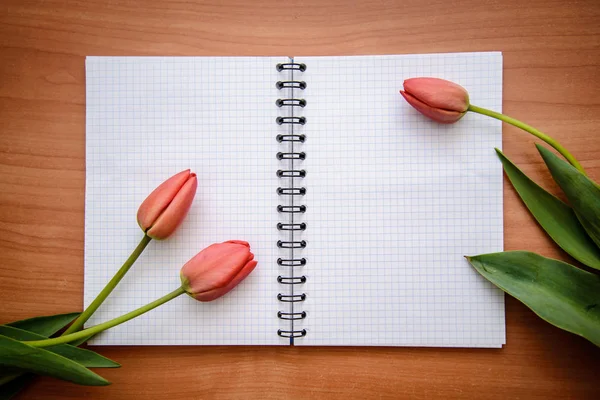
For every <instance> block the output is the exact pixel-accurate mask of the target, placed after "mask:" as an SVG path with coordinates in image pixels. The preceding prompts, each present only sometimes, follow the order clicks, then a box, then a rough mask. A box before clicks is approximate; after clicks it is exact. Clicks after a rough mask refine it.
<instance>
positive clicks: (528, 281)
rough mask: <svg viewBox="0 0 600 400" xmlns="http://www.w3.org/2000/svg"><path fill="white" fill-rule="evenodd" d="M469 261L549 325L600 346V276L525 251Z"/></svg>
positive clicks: (491, 255) (483, 255)
mask: <svg viewBox="0 0 600 400" xmlns="http://www.w3.org/2000/svg"><path fill="white" fill-rule="evenodd" d="M467 260H469V262H470V263H471V265H472V266H473V267H474V268H475V269H476V270H477V272H479V273H480V274H481V275H482V276H483V277H484V278H486V279H487V280H489V281H490V282H491V283H493V284H494V285H496V286H498V287H499V288H500V289H502V290H504V291H505V292H506V293H508V294H510V295H511V296H513V297H515V298H516V299H518V300H519V301H521V302H522V303H523V304H525V305H526V306H527V307H529V308H530V309H532V310H533V311H534V312H535V313H536V314H537V315H539V316H540V317H541V318H543V319H544V320H546V321H547V322H549V323H551V324H552V325H555V326H557V327H559V328H561V329H564V330H566V331H569V332H572V333H575V334H577V335H580V336H583V337H584V338H586V339H587V340H589V341H591V342H592V343H594V344H595V345H596V346H600V275H597V274H593V273H590V272H587V271H584V270H582V269H579V268H577V267H574V266H572V265H570V264H567V263H564V262H562V261H558V260H553V259H550V258H545V257H542V256H540V255H537V254H535V253H530V252H526V251H507V252H502V253H491V254H482V255H478V256H474V257H467Z"/></svg>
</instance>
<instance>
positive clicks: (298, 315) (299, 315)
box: [277, 311, 306, 320]
mask: <svg viewBox="0 0 600 400" xmlns="http://www.w3.org/2000/svg"><path fill="white" fill-rule="evenodd" d="M277 316H278V317H279V318H281V319H287V320H291V319H294V320H296V319H304V318H306V312H305V311H302V312H295V313H285V312H281V311H279V312H278V313H277Z"/></svg>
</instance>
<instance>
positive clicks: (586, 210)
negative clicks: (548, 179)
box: [537, 145, 600, 246]
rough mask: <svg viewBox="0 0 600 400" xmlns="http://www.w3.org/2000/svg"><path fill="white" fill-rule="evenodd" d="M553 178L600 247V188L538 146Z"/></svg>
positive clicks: (569, 165)
mask: <svg viewBox="0 0 600 400" xmlns="http://www.w3.org/2000/svg"><path fill="white" fill-rule="evenodd" d="M537 148H538V151H539V152H540V154H541V155H542V158H543V159H544V162H545V163H546V165H547V166H548V169H549V170H550V173H551V174H552V177H553V178H554V180H555V181H556V183H557V184H558V186H560V188H561V189H562V190H563V192H565V195H566V196H567V199H568V200H569V203H571V206H572V207H573V211H575V215H577V218H579V222H581V225H582V226H583V228H584V229H585V231H586V232H587V234H588V235H589V236H590V238H592V240H593V241H594V243H596V245H598V246H600V188H599V187H598V185H597V184H596V183H595V182H594V181H592V180H591V179H590V178H588V177H587V176H585V175H584V174H582V173H581V171H579V170H578V169H576V168H575V167H573V166H572V165H571V164H569V163H567V162H566V161H563V160H561V159H560V158H559V157H558V156H556V155H555V154H554V153H552V152H551V151H550V150H548V149H546V148H545V147H543V146H540V145H537Z"/></svg>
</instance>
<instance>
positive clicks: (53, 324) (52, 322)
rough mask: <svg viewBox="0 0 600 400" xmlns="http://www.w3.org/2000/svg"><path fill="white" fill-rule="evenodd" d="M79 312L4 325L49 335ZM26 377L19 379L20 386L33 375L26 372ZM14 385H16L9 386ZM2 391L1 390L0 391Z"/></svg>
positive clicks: (15, 377) (75, 316)
mask: <svg viewBox="0 0 600 400" xmlns="http://www.w3.org/2000/svg"><path fill="white" fill-rule="evenodd" d="M79 314H80V313H78V312H77V313H67V314H56V315H48V316H42V317H34V318H28V319H23V320H20V321H14V322H10V323H8V324H6V326H12V327H15V328H19V329H23V330H26V331H28V332H32V333H37V334H40V335H42V336H43V337H49V336H52V335H53V334H55V333H56V332H58V331H59V330H61V329H62V328H64V327H65V326H66V325H68V324H69V323H70V322H72V321H73V320H74V319H75V318H77V317H78V316H79ZM26 375H27V376H28V379H19V382H20V387H25V386H26V385H27V383H28V382H29V381H31V380H32V379H33V378H34V377H35V375H33V374H26ZM19 376H21V375H18V374H17V375H13V377H12V379H17V378H18V377H19ZM6 385H8V383H6V384H4V385H3V386H2V388H4V387H5V386H6ZM11 387H16V386H11ZM0 393H3V391H0Z"/></svg>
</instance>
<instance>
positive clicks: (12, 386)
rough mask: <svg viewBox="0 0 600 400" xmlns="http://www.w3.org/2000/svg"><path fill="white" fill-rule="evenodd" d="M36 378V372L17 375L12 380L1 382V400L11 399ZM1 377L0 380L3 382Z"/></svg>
mask: <svg viewBox="0 0 600 400" xmlns="http://www.w3.org/2000/svg"><path fill="white" fill-rule="evenodd" d="M33 378H35V375H34V374H30V373H26V374H23V375H19V376H16V377H15V378H14V379H12V380H11V381H10V382H7V383H4V384H1V386H0V400H10V399H12V398H13V397H14V396H15V395H16V394H17V393H19V392H20V391H21V390H22V389H23V388H24V387H25V386H27V385H28V384H29V382H31V380H32V379H33ZM1 379H2V378H0V382H1Z"/></svg>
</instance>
